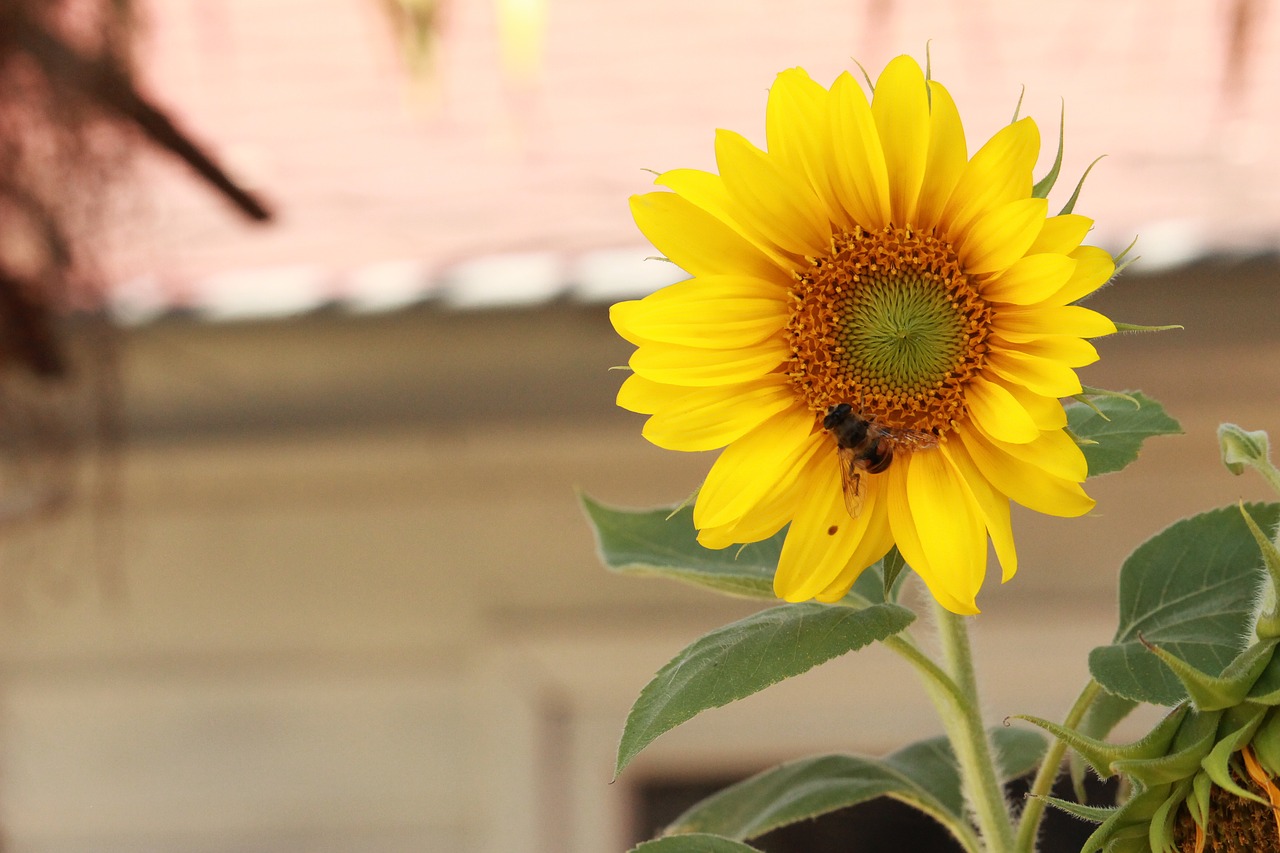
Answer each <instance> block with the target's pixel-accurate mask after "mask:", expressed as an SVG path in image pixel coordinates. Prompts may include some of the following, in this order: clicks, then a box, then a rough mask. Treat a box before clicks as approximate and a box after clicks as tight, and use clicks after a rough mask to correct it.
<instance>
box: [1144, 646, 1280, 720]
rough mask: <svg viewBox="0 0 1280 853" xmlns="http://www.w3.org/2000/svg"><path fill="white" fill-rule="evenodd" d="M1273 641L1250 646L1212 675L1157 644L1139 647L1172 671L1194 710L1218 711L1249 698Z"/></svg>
mask: <svg viewBox="0 0 1280 853" xmlns="http://www.w3.org/2000/svg"><path fill="white" fill-rule="evenodd" d="M1277 642H1280V640H1276V639H1275V638H1272V639H1269V640H1262V641H1259V642H1257V643H1254V644H1253V645H1251V646H1249V647H1248V648H1246V649H1244V651H1242V652H1240V654H1238V655H1236V657H1235V658H1234V659H1233V660H1232V661H1231V662H1230V663H1229V664H1227V666H1226V668H1225V669H1224V670H1222V674H1221V675H1216V676H1215V675H1209V674H1207V673H1205V672H1203V671H1202V670H1199V669H1196V668H1195V667H1194V666H1192V665H1191V664H1189V663H1186V662H1185V661H1183V660H1182V658H1180V657H1177V656H1176V655H1173V654H1171V653H1169V652H1167V651H1165V650H1164V649H1162V648H1160V647H1159V646H1157V645H1153V644H1151V643H1147V642H1145V641H1143V645H1145V646H1146V647H1147V648H1148V649H1150V650H1151V652H1152V654H1154V655H1155V656H1156V657H1158V658H1160V660H1162V661H1163V662H1164V665H1165V666H1167V667H1169V669H1170V670H1172V671H1173V674H1174V675H1175V676H1177V678H1178V680H1179V681H1181V682H1182V686H1183V687H1185V688H1186V690H1187V695H1188V696H1189V697H1191V702H1192V704H1194V705H1195V706H1196V708H1197V710H1200V711H1220V710H1222V709H1224V708H1231V707H1233V706H1235V705H1239V704H1240V703H1241V702H1243V701H1244V698H1245V697H1246V696H1248V695H1249V691H1250V690H1251V689H1252V688H1253V684H1254V682H1255V681H1257V680H1258V677H1259V676H1261V675H1262V672H1263V670H1265V669H1266V668H1267V665H1268V664H1269V663H1271V658H1272V653H1273V652H1274V651H1275V648H1276V643H1277Z"/></svg>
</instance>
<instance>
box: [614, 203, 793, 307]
mask: <svg viewBox="0 0 1280 853" xmlns="http://www.w3.org/2000/svg"><path fill="white" fill-rule="evenodd" d="M631 215H632V217H633V218H634V219H635V221H636V225H637V226H638V227H639V228H640V230H641V232H643V233H644V236H645V237H647V238H648V239H649V242H651V243H653V245H654V247H655V248H657V250H658V251H659V252H661V253H662V254H663V255H664V256H665V257H667V258H668V259H670V260H671V261H672V262H673V263H674V264H676V266H678V267H680V268H681V269H684V270H687V271H688V272H689V273H691V274H693V275H715V274H717V273H736V274H739V275H749V276H753V277H755V278H763V279H766V280H769V281H779V282H780V283H783V284H786V283H788V282H790V280H791V270H790V269H789V268H788V269H783V268H781V267H779V266H778V265H777V264H776V263H774V262H773V261H770V260H769V259H768V258H767V257H766V256H765V255H764V254H763V253H762V252H761V251H760V249H758V248H757V247H755V246H753V245H752V244H751V243H750V242H749V241H748V240H747V239H746V238H745V237H743V236H742V235H741V234H739V233H738V232H736V231H734V230H733V228H731V227H730V226H728V225H726V224H725V223H724V222H722V221H720V220H719V219H716V218H715V217H714V216H712V215H711V214H710V213H707V212H706V211H705V210H702V209H701V208H699V207H697V206H695V205H694V204H693V203H692V202H690V201H689V200H688V199H684V198H681V197H680V196H678V195H676V194H675V193H664V192H654V193H645V194H644V195H635V196H632V197H631Z"/></svg>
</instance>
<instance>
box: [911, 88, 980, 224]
mask: <svg viewBox="0 0 1280 853" xmlns="http://www.w3.org/2000/svg"><path fill="white" fill-rule="evenodd" d="M968 161H969V149H968V147H966V145H965V140H964V125H963V124H962V123H961V122H960V112H959V111H958V110H957V109H956V102H955V101H954V100H952V99H951V93H950V92H948V91H947V90H946V89H945V88H943V86H942V84H941V83H938V82H937V81H934V80H930V81H929V154H928V157H927V161H926V165H925V170H924V182H923V184H922V185H921V187H920V201H919V205H918V206H917V208H916V219H917V221H916V224H917V225H919V226H920V227H921V228H922V229H927V228H931V227H933V226H934V225H936V224H937V223H938V221H939V220H940V219H941V218H942V212H943V210H945V209H946V205H947V199H949V198H950V197H951V193H952V191H953V190H954V189H955V186H956V182H957V181H958V180H960V175H961V174H962V173H963V172H964V167H965V164H966V163H967V162H968Z"/></svg>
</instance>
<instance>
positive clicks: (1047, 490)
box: [956, 424, 1094, 517]
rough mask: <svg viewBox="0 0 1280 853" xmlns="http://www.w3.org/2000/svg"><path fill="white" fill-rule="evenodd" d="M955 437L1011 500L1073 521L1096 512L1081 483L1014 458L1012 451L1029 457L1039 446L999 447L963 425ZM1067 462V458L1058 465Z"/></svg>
mask: <svg viewBox="0 0 1280 853" xmlns="http://www.w3.org/2000/svg"><path fill="white" fill-rule="evenodd" d="M956 434H957V435H959V436H960V439H961V441H963V442H964V448H965V450H966V451H968V453H969V456H970V458H972V459H973V461H974V464H976V465H977V466H978V470H979V471H981V472H982V475H983V476H984V477H986V478H987V480H988V481H990V483H991V485H992V486H994V487H995V488H996V489H997V490H998V491H1000V492H1002V493H1003V494H1006V495H1008V496H1009V498H1010V499H1011V500H1014V501H1016V502H1018V503H1020V504H1022V505H1023V506H1025V507H1027V508H1028V509H1033V510H1035V511H1036V512H1043V513H1045V514H1047V515H1056V516H1067V517H1074V516H1078V515H1084V514H1085V513H1086V512H1088V511H1089V510H1091V509H1093V505H1094V501H1093V499H1092V498H1090V497H1089V496H1088V495H1086V494H1085V493H1084V489H1082V488H1081V487H1080V484H1079V482H1076V481H1073V480H1069V479H1066V478H1063V477H1055V476H1053V475H1052V474H1049V473H1046V472H1045V470H1044V469H1043V468H1041V467H1040V466H1039V464H1037V460H1032V459H1019V458H1017V457H1016V456H1013V455H1012V450H1013V448H1023V449H1024V450H1025V452H1027V453H1032V452H1033V451H1035V450H1038V449H1040V448H1039V446H1038V445H1037V443H1036V442H1031V443H1028V444H1025V445H1008V444H1006V445H999V444H997V443H995V442H993V441H992V440H990V439H988V438H987V437H986V436H984V435H982V433H981V432H979V431H978V430H976V429H973V428H971V427H969V426H967V425H966V424H960V425H959V426H958V427H957V428H956ZM1046 435H1052V433H1046ZM1065 458H1066V456H1065V454H1064V455H1063V456H1062V458H1061V459H1059V460H1057V461H1058V462H1061V461H1062V460H1063V459H1065Z"/></svg>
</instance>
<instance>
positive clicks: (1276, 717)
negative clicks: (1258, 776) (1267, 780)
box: [1250, 712, 1280, 779]
mask: <svg viewBox="0 0 1280 853" xmlns="http://www.w3.org/2000/svg"><path fill="white" fill-rule="evenodd" d="M1250 746H1252V747H1253V754H1254V755H1255V756H1256V757H1257V759H1258V763H1259V764H1261V765H1262V769H1263V770H1265V771H1267V775H1268V776H1270V777H1271V778H1273V779H1274V778H1276V777H1277V776H1280V714H1276V713H1274V712H1272V713H1271V714H1270V715H1268V717H1267V719H1266V720H1264V721H1263V723H1262V725H1261V726H1259V727H1258V731H1256V732H1255V733H1254V735H1253V741H1252V742H1251V743H1250Z"/></svg>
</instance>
